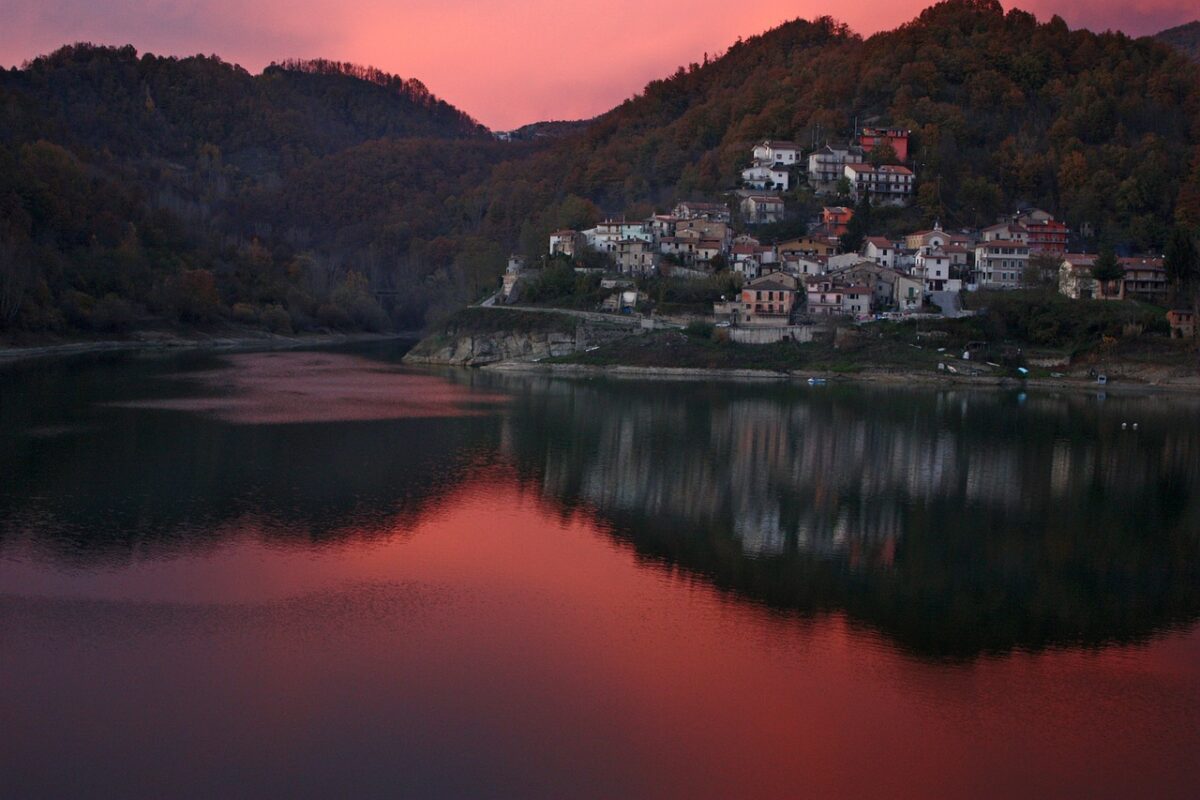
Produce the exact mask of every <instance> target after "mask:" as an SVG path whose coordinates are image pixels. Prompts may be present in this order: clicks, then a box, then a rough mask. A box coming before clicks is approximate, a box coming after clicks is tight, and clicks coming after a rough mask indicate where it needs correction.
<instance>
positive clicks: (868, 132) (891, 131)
mask: <svg viewBox="0 0 1200 800" xmlns="http://www.w3.org/2000/svg"><path fill="white" fill-rule="evenodd" d="M908 136H909V131H906V130H903V129H901V128H863V129H862V130H861V131H860V132H859V134H858V146H859V147H861V148H862V149H863V152H864V153H869V152H871V151H872V150H874V149H875V148H876V147H879V146H881V145H885V144H890V145H891V146H892V149H893V150H895V151H896V159H897V160H898V161H908Z"/></svg>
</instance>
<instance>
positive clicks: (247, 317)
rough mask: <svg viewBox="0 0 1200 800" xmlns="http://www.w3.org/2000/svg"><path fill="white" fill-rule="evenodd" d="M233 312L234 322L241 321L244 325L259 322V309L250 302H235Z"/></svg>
mask: <svg viewBox="0 0 1200 800" xmlns="http://www.w3.org/2000/svg"><path fill="white" fill-rule="evenodd" d="M232 314H233V320H234V322H240V323H242V324H243V325H253V324H254V323H256V322H258V311H257V309H255V308H254V306H252V305H250V304H249V303H234V304H233V309H232Z"/></svg>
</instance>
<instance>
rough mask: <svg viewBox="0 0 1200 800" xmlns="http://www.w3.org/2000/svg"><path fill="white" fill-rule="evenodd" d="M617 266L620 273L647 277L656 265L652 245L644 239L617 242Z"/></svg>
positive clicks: (628, 239)
mask: <svg viewBox="0 0 1200 800" xmlns="http://www.w3.org/2000/svg"><path fill="white" fill-rule="evenodd" d="M616 260H617V266H618V267H619V268H620V270H621V272H625V273H629V274H634V275H647V274H649V273H652V272H654V270H655V267H656V266H657V265H658V262H657V259H656V254H655V252H654V248H653V245H652V244H651V243H650V242H648V241H646V240H645V239H635V238H627V239H621V240H619V241H618V242H617V250H616Z"/></svg>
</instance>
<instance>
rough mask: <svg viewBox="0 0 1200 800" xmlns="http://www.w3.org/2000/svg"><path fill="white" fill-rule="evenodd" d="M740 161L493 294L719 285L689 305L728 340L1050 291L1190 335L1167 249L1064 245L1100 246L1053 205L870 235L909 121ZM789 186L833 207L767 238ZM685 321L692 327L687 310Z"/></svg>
mask: <svg viewBox="0 0 1200 800" xmlns="http://www.w3.org/2000/svg"><path fill="white" fill-rule="evenodd" d="M748 155H749V159H750V161H749V164H748V165H747V166H746V167H745V169H743V170H742V173H741V175H742V185H741V186H739V187H736V188H732V189H731V190H730V191H729V193H728V194H727V195H725V196H724V197H723V198H721V199H717V200H704V201H686V200H685V201H680V202H678V203H677V204H676V205H675V206H674V208H672V209H671V211H670V212H669V213H661V214H654V215H652V216H649V217H647V218H644V219H628V218H625V217H621V218H608V219H604V220H602V221H600V222H598V223H597V224H595V225H594V226H592V227H590V228H587V229H584V230H570V229H564V230H557V231H554V232H553V233H552V234H551V235H550V238H549V241H548V246H547V251H546V254H545V256H544V257H543V259H542V260H541V261H540V263H538V264H535V265H527V264H525V263H524V261H523V260H522V259H520V258H517V257H514V258H513V260H512V261H511V262H510V264H509V268H508V271H507V273H506V275H505V276H504V281H503V287H502V289H501V291H500V292H499V294H498V295H497V297H496V298H495V300H494V302H497V303H500V304H505V303H507V304H511V305H520V304H522V303H529V302H530V299H531V298H530V295H533V297H534V299H533V302H535V303H536V302H537V298H538V297H539V296H540V298H541V299H542V300H543V301H545V300H546V299H547V297H546V295H547V293H546V292H544V291H543V292H541V293H539V292H537V291H536V290H535V291H533V292H529V291H525V290H524V289H527V288H528V287H530V286H531V285H534V286H536V285H537V284H538V283H539V281H541V280H542V275H543V272H544V271H545V270H554V269H559V270H561V269H563V268H565V267H567V266H569V267H570V269H572V270H574V271H575V273H576V274H578V275H580V276H588V275H591V276H598V277H599V280H598V281H597V282H595V283H593V284H589V283H588V282H587V281H586V280H583V281H581V282H578V283H577V285H576V286H575V287H574V290H575V291H577V290H578V287H579V286H590V287H592V289H593V290H592V291H591V292H590V293H589V294H588V296H589V297H590V298H591V299H592V300H593V301H594V303H593V306H594V308H592V309H589V310H596V311H610V312H618V313H626V314H631V313H638V312H641V313H644V314H650V315H653V314H660V315H661V314H663V313H664V312H665V311H666V310H667V309H664V308H662V307H659V306H656V304H655V303H654V298H653V297H651V295H650V294H649V293H648V292H647V291H646V287H648V286H649V285H650V284H651V283H655V282H657V284H658V285H660V286H661V284H663V283H664V282H667V283H670V284H671V285H675V286H678V285H680V284H681V283H683V282H688V281H691V282H694V283H696V284H697V285H703V286H708V287H713V286H715V287H718V288H723V289H725V290H726V291H723V292H722V293H721V294H720V295H719V296H716V297H713V298H711V303H710V304H709V305H708V307H707V308H705V309H703V310H701V309H698V308H696V307H695V304H694V303H693V305H692V308H691V309H690V315H691V317H690V318H691V319H692V320H693V321H694V320H696V319H701V318H703V319H705V320H707V321H710V322H712V323H713V324H715V325H717V326H719V327H722V328H726V327H727V328H729V329H730V331H729V333H728V335H729V336H730V337H731V338H733V339H734V340H735V341H740V342H747V343H758V344H765V343H771V342H778V341H785V340H789V339H794V340H796V341H808V340H809V338H810V337H811V334H812V329H811V326H812V325H814V324H816V323H819V322H821V321H823V320H830V319H832V318H838V319H842V320H853V321H856V322H860V323H861V322H867V321H872V320H878V319H884V318H886V319H889V320H903V319H915V318H931V317H949V318H956V317H960V316H968V315H970V314H972V313H974V311H973V310H971V309H969V308H964V303H963V302H962V298H963V297H964V295H970V294H973V293H976V292H990V291H1003V290H1014V289H1022V288H1040V289H1046V288H1055V289H1057V290H1059V291H1060V292H1061V293H1062V294H1063V295H1065V296H1067V297H1070V298H1072V299H1075V300H1089V299H1095V300H1133V301H1138V302H1140V303H1143V304H1147V305H1149V306H1153V307H1157V308H1161V309H1163V311H1164V316H1165V319H1166V324H1167V325H1169V327H1170V330H1171V331H1172V333H1173V335H1175V336H1176V337H1182V338H1188V339H1190V338H1192V337H1194V336H1195V314H1194V308H1192V307H1191V304H1190V303H1187V304H1184V303H1183V298H1182V296H1181V295H1180V293H1179V292H1178V291H1175V289H1176V288H1177V287H1174V286H1173V285H1172V281H1171V280H1170V278H1169V276H1168V269H1167V264H1166V263H1165V260H1164V258H1163V255H1162V254H1152V253H1147V254H1140V253H1129V254H1125V255H1117V254H1116V253H1102V252H1086V251H1083V250H1082V249H1079V248H1076V247H1073V246H1074V245H1078V244H1081V243H1084V242H1088V241H1093V242H1094V241H1095V240H1096V236H1095V232H1094V231H1091V230H1085V231H1078V232H1077V231H1072V230H1071V229H1070V228H1069V227H1068V226H1067V225H1066V224H1065V223H1064V222H1063V221H1061V220H1059V219H1056V217H1055V215H1054V213H1052V212H1050V211H1046V210H1043V209H1039V208H1032V207H1026V208H1020V209H1015V210H1014V211H1013V212H1012V213H1011V214H1009V215H1006V216H1004V217H1002V218H1000V219H997V220H996V222H995V224H992V225H989V226H986V227H983V228H962V229H950V228H948V227H944V226H943V225H942V224H941V223H940V222H936V221H935V222H934V224H933V225H932V226H931V227H929V228H927V229H923V230H911V231H909V232H907V233H904V234H902V235H896V234H894V233H893V234H891V235H887V234H884V233H883V232H881V231H875V230H872V229H871V218H872V217H873V216H874V215H875V214H876V213H878V212H877V211H876V210H883V209H903V208H905V207H907V206H910V205H911V204H912V202H913V198H914V195H915V190H916V175H915V174H914V171H913V169H912V168H911V167H910V166H906V165H905V164H906V163H907V164H912V163H913V162H912V161H911V159H910V153H909V132H908V131H906V130H902V129H895V128H873V127H864V128H861V129H859V130H858V132H857V135H856V136H855V137H854V139H853V140H852V141H851V142H850V143H849V144H845V145H837V144H822V145H820V146H816V147H810V148H808V150H807V152H806V149H805V148H803V147H802V146H800V145H799V144H797V143H795V142H791V141H780V140H766V141H762V142H759V143H756V144H755V145H754V146H753V147H752V148H751V149H750V152H749V154H748ZM798 184H799V185H803V186H804V187H805V189H806V190H807V191H809V192H811V195H812V196H815V197H820V198H824V199H828V200H832V201H835V202H837V203H838V204H830V205H826V206H824V207H822V208H821V211H820V212H819V215H817V216H816V217H814V218H812V219H811V220H799V221H793V224H792V225H790V226H787V225H783V226H782V227H785V228H790V229H791V230H792V231H796V230H798V229H799V228H798V226H797V224H796V223H797V222H798V223H799V225H800V226H802V227H803V230H804V232H803V233H802V234H797V235H792V236H788V237H786V238H776V239H772V238H770V237H767V236H763V235H761V234H760V233H759V231H761V230H778V229H779V228H780V227H781V223H785V222H786V221H787V219H788V215H789V211H788V199H787V198H788V197H789V192H790V191H792V190H793V189H794V188H795V187H796V186H797V185H798ZM1098 265H1099V266H1098ZM718 278H720V279H721V280H714V279H718ZM659 294H660V295H661V294H662V292H661V291H660V292H659ZM549 299H550V300H551V301H553V299H554V298H553V297H551V298H549ZM559 299H560V300H561V298H559ZM560 304H561V303H560ZM660 305H661V304H660ZM965 305H971V306H977V305H978V304H976V303H971V302H969V301H968V303H966V304H965ZM1175 306H1179V307H1175ZM575 307H583V308H586V305H584V306H580V305H579V303H578V302H576V303H575ZM678 319H679V321H680V322H687V321H688V317H687V315H684V316H683V317H682V318H678Z"/></svg>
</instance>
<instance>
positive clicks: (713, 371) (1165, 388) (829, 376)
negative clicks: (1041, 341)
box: [479, 361, 1200, 397]
mask: <svg viewBox="0 0 1200 800" xmlns="http://www.w3.org/2000/svg"><path fill="white" fill-rule="evenodd" d="M479 369H483V370H488V371H492V372H507V373H515V374H550V375H556V376H560V377H608V378H619V379H625V380H663V381H695V380H722V381H746V382H758V383H767V382H778V381H786V382H800V383H804V382H806V381H807V380H808V379H809V378H818V379H820V380H823V381H825V382H827V383H828V384H839V383H868V384H878V385H890V386H895V385H901V384H910V385H911V384H920V385H922V386H946V387H963V388H971V387H979V388H1002V389H1051V390H1061V389H1067V390H1072V391H1087V392H1095V393H1106V394H1108V393H1111V394H1130V395H1133V394H1159V393H1183V394H1195V395H1197V396H1198V397H1200V378H1193V379H1192V381H1191V382H1188V383H1133V382H1123V381H1118V382H1116V383H1108V384H1105V385H1103V386H1101V385H1099V384H1097V383H1095V382H1091V381H1086V380H1079V379H1072V378H1027V379H1025V380H1019V379H1017V378H1011V377H1007V376H1004V377H997V376H974V377H972V376H967V375H945V374H927V373H924V372H904V371H896V370H887V369H871V368H865V369H863V370H862V371H861V372H823V371H821V370H810V371H803V370H792V371H789V372H777V371H774V370H761V369H758V370H756V369H722V368H720V367H639V366H629V365H621V364H611V365H595V364H544V363H537V362H529V361H499V362H495V363H492V364H485V365H483V366H481V367H479Z"/></svg>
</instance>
